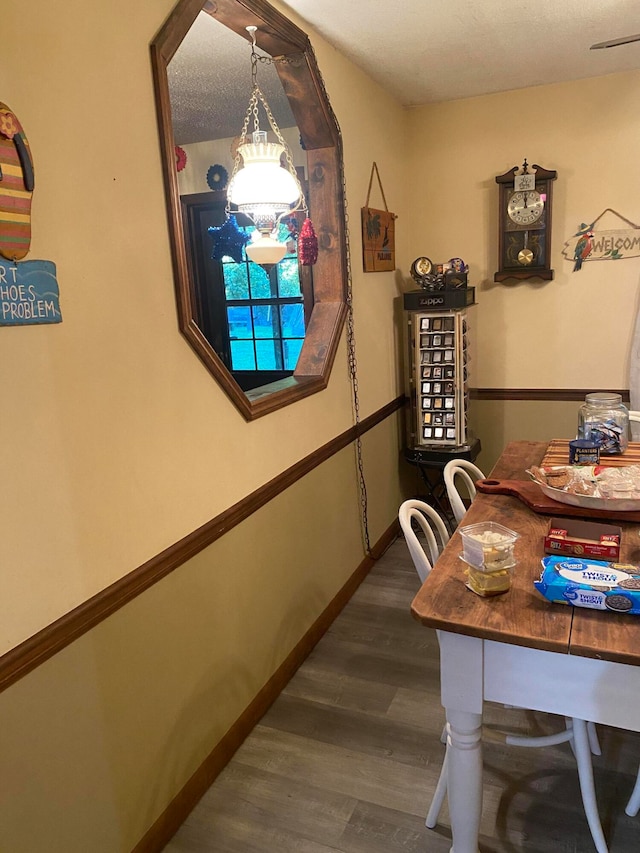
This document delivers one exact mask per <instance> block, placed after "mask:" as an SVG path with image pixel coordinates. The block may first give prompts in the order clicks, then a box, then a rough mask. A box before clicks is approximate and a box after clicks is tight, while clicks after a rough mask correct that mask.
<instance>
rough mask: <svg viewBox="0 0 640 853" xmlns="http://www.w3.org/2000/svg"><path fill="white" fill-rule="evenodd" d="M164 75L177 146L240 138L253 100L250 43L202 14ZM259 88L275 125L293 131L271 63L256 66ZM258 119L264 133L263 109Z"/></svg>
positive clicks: (266, 126) (283, 97)
mask: <svg viewBox="0 0 640 853" xmlns="http://www.w3.org/2000/svg"><path fill="white" fill-rule="evenodd" d="M258 52H259V53H260V51H258ZM167 73H168V78H169V94H170V97H171V115H172V120H173V134H174V137H175V140H176V143H177V144H178V145H186V144H188V143H190V142H206V141H207V140H209V139H226V138H228V137H235V136H238V135H239V133H240V130H241V128H242V122H243V119H244V116H245V113H246V111H247V106H248V104H249V98H250V97H251V47H250V42H249V41H247V40H246V39H244V38H242V37H241V36H239V35H237V34H236V33H234V32H233V31H232V30H230V29H228V28H227V27H225V26H224V24H221V23H219V22H218V21H216V20H215V19H214V18H212V17H211V16H210V15H207V14H206V13H205V12H200V14H199V15H198V17H197V18H196V20H195V21H194V23H193V25H192V27H191V29H190V30H189V32H188V34H187V36H186V38H185V39H184V41H183V42H182V44H181V45H180V47H179V48H178V50H177V51H176V53H175V54H174V56H173V57H172V59H171V62H170V63H169V68H168V72H167ZM258 86H259V87H260V90H261V91H262V93H263V94H264V96H265V98H266V100H267V103H268V104H269V106H270V108H271V111H272V112H273V115H274V117H275V120H276V122H277V123H278V125H279V126H280V127H292V126H293V125H294V124H295V120H294V118H293V115H292V113H291V110H290V109H289V102H288V101H287V98H286V97H285V94H284V91H283V89H282V85H281V83H280V80H279V79H278V75H277V73H276V70H275V68H274V67H273V65H272V64H270V63H269V64H265V63H262V62H260V63H259V64H258ZM259 119H260V127H261V128H262V129H263V130H267V129H268V124H267V120H266V116H265V113H264V111H263V109H262V108H260V110H259ZM252 127H253V125H250V128H249V130H251V129H252Z"/></svg>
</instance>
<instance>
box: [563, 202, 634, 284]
mask: <svg viewBox="0 0 640 853" xmlns="http://www.w3.org/2000/svg"><path fill="white" fill-rule="evenodd" d="M607 213H610V214H612V215H613V216H615V217H616V220H617V221H615V222H613V223H611V224H615V225H617V227H616V228H602V225H600V226H599V227H598V228H596V225H597V224H598V223H599V222H600V220H601V219H602V218H603V217H604V216H605V214H607ZM609 219H611V217H609ZM562 254H563V255H564V257H565V258H566V259H567V260H568V261H573V271H574V272H579V271H580V270H581V269H582V265H583V264H584V263H586V262H588V261H620V260H623V259H626V258H637V257H640V226H639V225H636V224H635V223H634V222H631V220H630V219H627V218H626V217H625V216H622V215H621V214H619V213H617V212H616V211H615V210H612V209H611V208H610V207H607V208H606V209H605V210H603V211H602V213H601V214H600V216H598V217H597V218H596V219H594V220H593V222H592V223H591V224H588V223H586V222H583V223H582V224H581V226H580V228H579V229H578V230H577V231H576V233H575V234H574V235H573V236H572V237H570V238H569V239H568V240H567V241H566V242H565V244H564V248H563V249H562Z"/></svg>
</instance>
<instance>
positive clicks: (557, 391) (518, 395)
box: [469, 388, 629, 403]
mask: <svg viewBox="0 0 640 853" xmlns="http://www.w3.org/2000/svg"><path fill="white" fill-rule="evenodd" d="M597 390H603V391H611V390H612V389H611V388H603V389H597V388H585V389H581V388H471V389H470V390H469V396H470V397H471V399H472V400H532V401H534V402H559V403H574V402H575V403H584V398H585V396H586V395H587V394H590V393H591V392H592V391H597ZM613 390H614V393H616V394H621V395H622V402H623V403H628V402H629V391H628V390H626V389H623V390H620V389H613Z"/></svg>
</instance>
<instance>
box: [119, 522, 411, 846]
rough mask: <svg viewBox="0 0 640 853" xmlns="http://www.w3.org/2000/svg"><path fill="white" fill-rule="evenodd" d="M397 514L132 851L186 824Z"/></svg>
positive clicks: (378, 549)
mask: <svg viewBox="0 0 640 853" xmlns="http://www.w3.org/2000/svg"><path fill="white" fill-rule="evenodd" d="M398 533H399V524H398V521H397V519H396V520H395V521H394V522H393V524H392V525H391V526H390V527H389V528H388V529H387V530H386V531H385V532H384V533H383V535H382V536H381V538H380V539H379V540H378V542H376V544H375V546H374V548H373V549H372V553H374V554H375V557H369V556H367V557H365V558H364V560H363V561H362V562H361V563H360V565H359V566H358V568H357V569H356V570H355V572H354V573H353V574H352V575H351V577H350V578H349V580H348V581H347V582H346V584H345V585H344V586H343V587H342V589H341V590H340V591H339V592H338V594H337V595H336V596H335V598H333V600H332V601H331V602H330V603H329V605H328V607H327V608H326V609H325V610H324V611H323V612H322V613H321V614H320V616H319V617H318V618H317V619H316V621H315V622H314V623H313V625H312V626H311V628H309V630H308V631H307V633H306V634H305V635H304V636H303V637H302V639H301V640H300V642H299V643H298V644H297V645H296V646H295V648H294V649H293V650H292V651H291V652H290V654H289V655H288V656H287V658H286V659H285V661H284V662H283V663H282V664H281V665H280V667H279V668H278V669H277V670H276V671H275V673H274V674H273V675H272V676H271V678H270V679H269V681H267V683H266V684H265V685H264V687H263V688H262V689H261V690H260V692H259V693H258V694H257V695H256V697H255V699H253V701H252V702H251V703H250V704H249V706H248V707H247V708H246V709H245V711H244V712H243V713H242V714H241V716H240V717H239V718H238V719H237V720H236V722H235V723H234V724H233V725H232V726H231V728H230V729H229V731H228V732H227V733H226V734H225V735H224V737H223V738H222V740H221V741H220V742H219V743H218V744H217V745H216V746H215V747H214V748H213V750H212V751H211V752H210V753H209V755H208V756H207V758H206V759H205V760H204V761H203V762H202V764H201V765H200V767H199V768H198V769H197V770H196V772H195V773H194V774H193V776H191V778H190V779H189V780H188V782H187V783H186V784H185V785H184V787H183V788H182V790H181V791H180V792H179V793H178V794H177V795H176V796H175V797H174V798H173V800H172V801H171V802H170V803H169V805H168V806H167V808H166V809H165V810H164V812H163V813H162V814H161V815H160V817H159V818H158V819H157V820H156V822H155V823H154V824H153V825H152V826H151V827H150V828H149V830H148V831H147V832H146V833H145V835H144V836H143V838H142V839H141V840H140V841H139V842H138V844H137V845H136V846H135V847H134V849H133V851H132V853H157V851H159V850H162V849H163V848H164V847H165V846H166V844H167V843H168V842H169V840H170V839H171V838H172V837H173V835H175V833H176V832H177V830H178V829H179V828H180V826H182V824H183V823H184V821H185V820H186V818H187V817H188V815H189V814H190V812H191V811H192V809H193V808H194V806H195V805H196V803H197V802H198V801H199V800H200V798H201V797H202V796H203V795H204V794H205V793H206V791H207V790H208V789H209V788H210V787H211V785H212V784H213V782H214V781H215V779H216V777H217V776H218V775H219V773H220V772H221V771H222V770H223V769H224V768H225V767H226V765H227V764H228V763H229V761H230V760H231V758H232V757H233V754H234V753H235V751H236V750H237V749H238V748H239V747H240V746H241V745H242V742H243V741H244V740H245V738H246V737H247V736H248V735H249V734H250V733H251V730H252V729H253V728H254V726H255V725H256V724H257V723H258V722H259V721H260V718H261V717H262V716H264V714H265V713H266V712H267V711H268V710H269V708H270V706H271V705H272V704H273V702H274V701H275V700H276V699H277V698H278V696H279V695H280V693H281V692H282V690H283V689H284V687H285V686H286V685H287V683H288V682H289V681H290V679H291V678H292V676H293V675H294V673H295V672H296V670H297V669H298V667H299V666H300V665H301V664H302V663H303V662H304V661H305V659H306V658H307V657H308V655H309V654H310V653H311V651H312V649H313V648H314V646H315V645H316V643H317V642H318V641H319V640H320V639H321V638H322V636H323V635H324V634H325V633H326V631H327V629H328V628H329V627H330V626H331V623H332V622H333V620H334V619H335V618H336V616H337V615H338V614H339V613H340V611H341V610H342V608H343V607H344V606H345V604H346V603H347V602H348V601H349V599H350V598H351V596H352V595H353V594H354V592H355V591H356V589H357V588H358V587H359V586H360V584H361V583H362V581H363V580H364V579H365V577H366V576H367V574H368V573H369V571H370V570H371V568H372V566H373V565H374V563H375V560H376V559H378V558H379V557H380V556H381V555H382V554H383V553H384V552H385V551H386V549H387V548H388V547H389V545H391V543H392V542H393V541H394V539H395V538H396V537H397V536H398Z"/></svg>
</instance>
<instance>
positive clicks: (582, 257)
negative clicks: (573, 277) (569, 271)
mask: <svg viewBox="0 0 640 853" xmlns="http://www.w3.org/2000/svg"><path fill="white" fill-rule="evenodd" d="M592 228H593V226H592V225H588V226H585V229H584V230H583V231H579V232H578V233H579V234H582V236H581V237H580V239H579V240H578V242H577V243H576V247H575V250H574V252H573V260H574V261H575V263H574V265H573V271H574V272H578V271H579V270H581V269H582V264H583V262H584V261H586V259H587V258H588V257H589V255H590V254H591V251H592V249H593V231H592Z"/></svg>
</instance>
